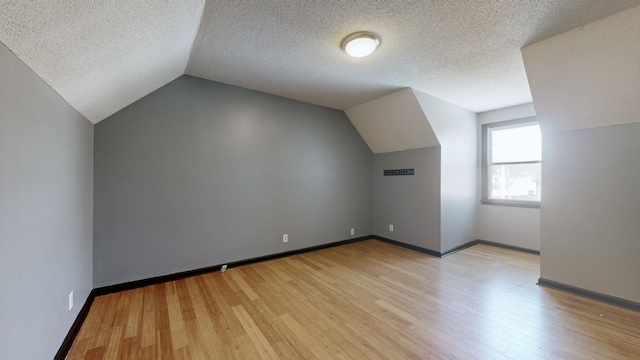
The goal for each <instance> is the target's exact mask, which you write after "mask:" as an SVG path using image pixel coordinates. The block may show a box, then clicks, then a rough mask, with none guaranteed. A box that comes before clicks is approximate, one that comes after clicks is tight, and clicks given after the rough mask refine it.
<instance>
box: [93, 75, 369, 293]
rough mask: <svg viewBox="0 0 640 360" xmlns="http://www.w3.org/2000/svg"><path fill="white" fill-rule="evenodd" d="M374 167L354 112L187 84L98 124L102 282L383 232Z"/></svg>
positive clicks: (98, 266)
mask: <svg viewBox="0 0 640 360" xmlns="http://www.w3.org/2000/svg"><path fill="white" fill-rule="evenodd" d="M371 171H372V154H371V151H370V150H369V148H368V147H367V145H366V144H365V142H364V141H363V140H362V138H361V137H360V136H359V135H358V133H357V132H356V130H355V128H354V127H353V125H352V124H351V122H350V121H349V119H348V118H347V117H346V116H345V114H344V113H343V112H341V111H336V110H331V109H327V108H323V107H319V106H315V105H310V104H306V103H301V102H297V101H293V100H289V99H285V98H280V97H275V96H271V95H267V94H264V93H258V92H254V91H250V90H246V89H242V88H237V87H233V86H228V85H224V84H219V83H215V82H211V81H206V80H202V79H198V78H193V77H189V76H182V77H180V78H178V79H176V80H175V81H173V82H172V83H170V84H168V85H167V86H165V87H163V88H161V89H159V90H158V91H156V92H154V93H152V94H150V95H149V96H147V97H145V98H143V99H141V100H140V101H138V102H136V103H134V104H132V105H131V106H129V107H127V108H125V109H124V110H122V111H120V112H118V113H116V114H115V115H113V116H111V117H109V118H107V119H106V120H103V121H102V122H100V123H98V124H97V125H96V129H95V184H94V201H95V207H94V223H95V226H94V249H95V252H94V286H96V287H100V286H105V285H110V284H115V283H121V282H126V281H131V280H137V279H143V278H148V277H152V276H158V275H166V274H171V273H174V272H179V271H185V270H190V269H196V268H200V267H205V266H211V265H215V264H221V263H225V262H232V261H236V260H242V259H247V258H252V257H257V256H263V255H268V254H273V253H279V252H284V251H289V250H294V249H299V248H305V247H309V246H314V245H320V244H325V243H330V242H334V241H338V240H344V239H349V238H352V236H351V235H350V229H351V228H355V231H356V233H355V236H354V237H357V236H364V235H368V234H371V233H372V228H371V208H372V180H371ZM284 233H287V234H288V235H289V242H288V243H286V244H285V243H283V242H282V234H284Z"/></svg>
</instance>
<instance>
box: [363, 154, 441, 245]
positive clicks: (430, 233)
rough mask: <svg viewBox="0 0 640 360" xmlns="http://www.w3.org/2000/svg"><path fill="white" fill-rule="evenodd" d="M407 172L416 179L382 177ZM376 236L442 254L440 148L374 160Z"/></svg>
mask: <svg viewBox="0 0 640 360" xmlns="http://www.w3.org/2000/svg"><path fill="white" fill-rule="evenodd" d="M407 168H413V169H415V175H412V176H411V175H403V176H383V175H382V174H383V170H392V169H407ZM389 224H393V227H394V228H393V232H390V231H389ZM373 233H374V234H375V235H379V236H382V237H385V238H388V239H392V240H396V241H400V242H403V243H407V244H411V245H416V246H420V247H423V248H427V249H430V250H433V251H440V147H439V146H433V147H428V148H422V149H415V150H406V151H397V152H391V153H384V154H375V155H374V156H373Z"/></svg>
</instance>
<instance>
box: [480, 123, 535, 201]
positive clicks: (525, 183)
mask: <svg viewBox="0 0 640 360" xmlns="http://www.w3.org/2000/svg"><path fill="white" fill-rule="evenodd" d="M482 133H483V158H484V159H483V160H484V161H483V178H484V179H483V197H482V201H483V203H486V204H497V205H521V206H539V204H540V197H541V192H540V190H541V189H540V188H541V160H542V159H541V156H542V135H541V133H540V127H539V125H538V123H537V121H536V120H535V118H526V119H519V120H512V121H506V122H500V123H492V124H485V125H483V128H482Z"/></svg>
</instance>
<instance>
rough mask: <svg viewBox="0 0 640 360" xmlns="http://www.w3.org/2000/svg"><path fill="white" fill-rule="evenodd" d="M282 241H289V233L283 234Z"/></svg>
mask: <svg viewBox="0 0 640 360" xmlns="http://www.w3.org/2000/svg"><path fill="white" fill-rule="evenodd" d="M282 242H283V243H284V242H289V235H287V234H284V235H282Z"/></svg>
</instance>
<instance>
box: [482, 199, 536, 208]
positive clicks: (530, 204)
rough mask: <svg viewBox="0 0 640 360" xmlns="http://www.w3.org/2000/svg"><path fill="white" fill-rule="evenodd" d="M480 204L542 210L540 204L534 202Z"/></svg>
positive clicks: (501, 201) (485, 201)
mask: <svg viewBox="0 0 640 360" xmlns="http://www.w3.org/2000/svg"><path fill="white" fill-rule="evenodd" d="M480 203H481V204H482V205H497V206H511V207H522V208H530V209H540V203H539V202H532V201H513V200H482V201H480Z"/></svg>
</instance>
